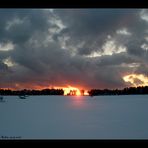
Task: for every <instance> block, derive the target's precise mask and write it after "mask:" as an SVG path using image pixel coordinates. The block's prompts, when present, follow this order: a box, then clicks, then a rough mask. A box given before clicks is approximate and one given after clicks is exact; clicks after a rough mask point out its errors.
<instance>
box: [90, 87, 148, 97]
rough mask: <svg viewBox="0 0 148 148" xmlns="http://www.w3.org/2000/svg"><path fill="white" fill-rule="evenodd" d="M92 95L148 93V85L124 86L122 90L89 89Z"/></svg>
mask: <svg viewBox="0 0 148 148" xmlns="http://www.w3.org/2000/svg"><path fill="white" fill-rule="evenodd" d="M88 93H89V95H90V96H98V95H138V94H148V86H145V87H129V88H124V89H122V90H119V89H114V90H110V89H104V90H100V89H92V90H90V91H88Z"/></svg>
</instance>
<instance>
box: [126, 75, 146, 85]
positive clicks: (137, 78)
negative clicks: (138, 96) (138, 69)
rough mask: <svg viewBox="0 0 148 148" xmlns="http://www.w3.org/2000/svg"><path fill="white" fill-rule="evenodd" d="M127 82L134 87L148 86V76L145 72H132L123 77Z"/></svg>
mask: <svg viewBox="0 0 148 148" xmlns="http://www.w3.org/2000/svg"><path fill="white" fill-rule="evenodd" d="M123 80H124V81H125V82H130V83H131V84H132V85H133V86H134V87H138V86H148V77H146V76H145V75H143V74H130V75H127V76H124V77H123Z"/></svg>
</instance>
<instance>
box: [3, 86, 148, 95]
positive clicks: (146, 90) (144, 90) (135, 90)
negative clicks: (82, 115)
mask: <svg viewBox="0 0 148 148" xmlns="http://www.w3.org/2000/svg"><path fill="white" fill-rule="evenodd" d="M88 94H89V96H98V95H134V94H136V95H138V94H148V86H145V87H127V88H124V89H122V90H119V89H114V90H111V89H91V90H90V91H88ZM0 95H14V96H15V95H64V90H63V89H42V90H27V89H24V90H11V89H0ZM69 95H71V94H70V93H69ZM74 95H76V93H74ZM81 95H84V90H82V91H81Z"/></svg>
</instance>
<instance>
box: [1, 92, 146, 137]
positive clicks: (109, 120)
mask: <svg viewBox="0 0 148 148" xmlns="http://www.w3.org/2000/svg"><path fill="white" fill-rule="evenodd" d="M4 100H5V101H6V102H0V138H1V137H2V136H6V137H8V138H9V137H21V139H148V115H147V114H148V95H130V96H96V97H89V96H84V97H82V96H74V97H72V96H29V97H28V98H27V99H24V100H23V99H19V98H18V96H5V97H4Z"/></svg>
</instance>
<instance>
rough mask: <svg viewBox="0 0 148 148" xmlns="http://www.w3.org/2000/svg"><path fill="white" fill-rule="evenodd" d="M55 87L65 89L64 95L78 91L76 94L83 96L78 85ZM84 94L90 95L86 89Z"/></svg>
mask: <svg viewBox="0 0 148 148" xmlns="http://www.w3.org/2000/svg"><path fill="white" fill-rule="evenodd" d="M54 88H55V89H63V90H64V95H68V94H70V91H76V96H81V91H80V89H79V88H77V87H72V86H70V85H68V86H67V87H54ZM84 95H88V93H87V91H84Z"/></svg>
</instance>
